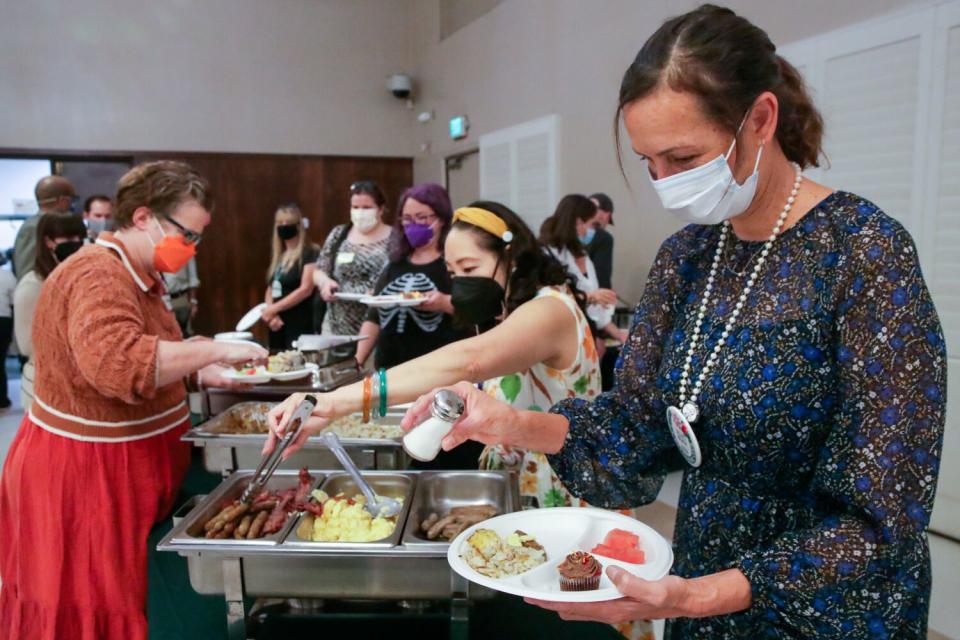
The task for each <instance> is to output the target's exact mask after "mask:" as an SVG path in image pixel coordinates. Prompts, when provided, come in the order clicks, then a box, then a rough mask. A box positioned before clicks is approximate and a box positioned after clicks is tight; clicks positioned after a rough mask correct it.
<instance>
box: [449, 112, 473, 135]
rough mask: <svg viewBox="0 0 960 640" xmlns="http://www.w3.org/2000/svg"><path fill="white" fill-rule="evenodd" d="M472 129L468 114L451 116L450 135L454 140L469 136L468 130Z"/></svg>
mask: <svg viewBox="0 0 960 640" xmlns="http://www.w3.org/2000/svg"><path fill="white" fill-rule="evenodd" d="M469 130H470V121H469V120H467V116H456V117H453V118H450V137H451V138H453V139H454V140H463V139H464V138H466V137H467V131H469Z"/></svg>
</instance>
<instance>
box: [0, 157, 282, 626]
mask: <svg viewBox="0 0 960 640" xmlns="http://www.w3.org/2000/svg"><path fill="white" fill-rule="evenodd" d="M212 207H213V201H212V196H211V194H210V188H209V185H208V184H207V182H206V180H205V179H204V178H203V177H202V176H200V175H199V174H198V173H196V172H195V171H194V170H193V169H191V168H190V167H189V166H187V165H185V164H183V163H181V162H169V161H160V162H149V163H145V164H141V165H138V166H136V167H134V168H133V169H131V170H130V171H129V172H127V173H126V174H125V175H124V176H123V177H122V178H121V179H120V182H119V190H118V192H117V215H116V221H117V227H118V231H117V232H116V233H109V232H107V233H104V234H102V235H101V236H100V238H98V239H97V242H96V243H95V244H88V245H86V246H84V247H83V248H82V249H80V250H79V251H78V252H77V253H76V254H74V255H73V256H72V257H71V258H70V259H69V264H68V265H66V266H65V268H57V269H54V270H53V272H52V273H51V274H50V275H49V276H48V277H47V278H46V280H45V282H44V285H43V287H42V290H41V292H40V299H39V300H38V302H37V309H36V317H35V318H34V322H33V337H34V353H33V357H34V360H35V362H36V381H35V382H36V385H35V388H34V390H35V392H36V396H35V398H34V401H33V405H32V406H31V408H30V411H29V413H27V415H25V416H24V418H23V422H22V423H21V424H20V429H19V430H18V432H17V435H16V437H15V438H14V441H13V444H12V445H11V447H10V451H9V454H8V456H7V459H6V463H5V464H4V468H3V476H2V478H0V522H4V523H13V524H12V525H11V526H4V527H0V581H2V590H0V620H2V621H3V623H2V624H0V640H13V639H22V638H40V639H43V640H48V639H49V640H52V639H54V638H56V640H91V639H92V638H97V639H98V640H146V636H147V624H146V616H145V609H146V590H147V553H148V547H147V538H148V534H149V531H150V528H151V527H152V526H153V525H154V524H155V523H157V522H158V521H159V520H161V519H162V518H164V517H166V516H167V514H168V512H169V511H170V509H171V508H172V506H173V504H174V501H175V499H176V496H177V491H178V488H179V486H180V483H181V481H182V479H183V477H184V474H185V473H186V471H187V467H188V466H189V463H190V445H189V443H185V442H182V441H181V439H180V438H181V437H182V436H183V434H184V433H185V432H186V430H187V429H188V428H189V427H190V409H189V407H188V406H187V403H186V386H187V383H189V384H191V385H192V386H195V387H201V386H203V385H208V386H225V387H229V388H236V387H237V385H236V384H234V383H231V382H230V381H229V380H228V379H226V378H224V373H225V372H226V369H225V366H228V365H230V364H234V363H243V362H247V361H250V360H258V359H262V358H265V357H266V355H267V352H266V350H265V349H263V348H262V347H259V346H257V345H251V344H236V343H223V342H214V341H213V340H198V339H194V340H189V341H184V340H183V339H182V335H181V333H180V328H179V327H178V326H177V322H176V320H175V319H174V317H173V314H172V313H170V308H169V306H167V303H166V302H165V300H164V297H165V296H164V288H163V286H162V284H161V282H160V276H159V274H160V273H175V272H177V271H179V270H180V269H181V268H182V267H183V266H184V265H185V264H186V263H187V261H188V260H189V259H190V257H191V256H193V255H194V254H195V253H196V247H197V244H198V243H199V242H200V238H201V234H202V232H203V230H204V229H205V228H206V226H207V225H208V224H209V222H210V209H212ZM78 222H79V223H80V224H81V225H82V221H80V220H79V218H78ZM83 233H84V231H83V230H82V227H81V230H80V234H81V237H82V235H83Z"/></svg>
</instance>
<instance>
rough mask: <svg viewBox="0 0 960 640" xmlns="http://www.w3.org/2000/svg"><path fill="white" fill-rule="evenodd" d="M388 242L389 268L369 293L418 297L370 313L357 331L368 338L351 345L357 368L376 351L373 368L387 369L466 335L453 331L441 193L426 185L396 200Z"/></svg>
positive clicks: (445, 201)
mask: <svg viewBox="0 0 960 640" xmlns="http://www.w3.org/2000/svg"><path fill="white" fill-rule="evenodd" d="M397 212H398V215H397V219H396V221H395V222H394V224H393V232H392V234H391V237H390V263H389V264H388V265H387V267H386V268H385V269H384V271H383V273H382V274H381V276H380V279H379V281H378V282H377V284H376V286H375V287H374V293H375V294H377V295H381V294H383V295H396V294H405V293H413V294H418V295H421V296H423V302H422V303H421V304H419V305H417V306H415V307H396V306H395V307H385V308H376V307H371V308H370V310H369V311H368V312H367V318H366V320H365V321H364V323H363V325H362V326H361V328H360V335H364V336H368V339H367V340H363V341H362V342H360V343H359V344H358V345H357V362H358V363H359V364H360V365H361V366H363V365H364V364H365V362H366V359H367V357H368V356H369V355H370V353H371V351H373V349H374V347H376V355H375V357H374V364H375V367H376V368H381V367H382V368H389V367H393V366H396V365H398V364H401V363H403V362H406V361H407V360H412V359H413V358H416V357H418V356H422V355H423V354H425V353H430V352H431V351H434V350H436V349H439V348H440V347H442V346H444V345H446V344H449V343H451V342H454V341H455V340H459V339H460V338H462V337H464V336H465V335H466V333H465V332H464V331H463V330H460V329H455V328H454V326H453V318H452V314H453V305H452V304H451V303H450V287H451V281H450V273H449V272H448V271H447V265H446V263H445V262H444V260H443V251H442V247H443V240H444V238H446V236H447V231H448V230H449V229H450V221H451V219H452V218H453V210H452V208H451V206H450V196H449V195H447V190H446V189H444V188H443V187H441V186H440V185H438V184H433V183H430V182H427V183H424V184H418V185H415V186H412V187H410V188H409V189H407V190H406V191H404V192H403V194H402V195H401V196H400V202H399V204H398V206H397Z"/></svg>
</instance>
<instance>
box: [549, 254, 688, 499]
mask: <svg viewBox="0 0 960 640" xmlns="http://www.w3.org/2000/svg"><path fill="white" fill-rule="evenodd" d="M674 243H675V239H674V238H671V239H670V240H668V241H667V242H665V243H664V245H663V247H661V249H660V251H659V252H658V254H657V258H656V260H655V261H654V264H653V266H652V267H651V269H650V275H649V277H648V279H647V284H646V287H645V289H644V293H643V297H642V298H641V300H640V303H639V305H638V306H637V309H636V312H635V314H634V319H633V326H632V328H631V330H630V337H629V339H628V341H627V343H626V344H625V345H624V348H623V353H622V355H621V357H620V360H619V361H618V362H617V370H616V382H615V384H614V388H613V389H612V390H611V391H608V392H606V393H603V394H601V395H600V396H599V397H598V398H597V399H596V400H595V401H592V402H591V401H588V400H583V399H571V400H565V401H563V402H560V403H559V404H557V405H556V406H554V407H553V408H552V409H551V412H553V413H558V414H560V415H563V416H565V417H566V418H567V419H568V420H569V421H570V430H569V432H568V433H567V438H566V441H565V444H564V447H563V449H561V450H560V452H559V453H557V454H555V455H551V456H548V459H549V461H550V466H551V467H552V468H553V470H554V471H555V472H556V474H557V476H559V478H560V479H561V480H562V481H563V483H564V485H565V486H566V487H567V489H569V491H570V492H571V493H572V494H574V495H575V496H577V497H579V498H582V499H584V500H586V501H587V502H589V503H590V504H592V505H594V506H597V507H604V508H608V509H623V508H629V507H636V506H639V505H643V504H647V503H649V502H651V501H653V500H654V499H655V498H656V497H657V493H659V491H660V486H661V485H662V484H663V478H664V476H665V475H666V473H667V472H668V471H671V470H674V469H677V468H679V466H680V456H679V454H678V453H677V452H676V450H675V447H674V445H673V440H672V439H671V437H670V435H669V433H668V431H667V430H666V428H665V422H664V414H665V411H666V405H665V404H664V402H663V399H662V394H661V390H660V388H659V386H658V382H657V371H658V369H659V366H660V359H661V355H662V351H663V349H664V346H665V345H666V344H667V343H668V342H669V338H670V331H671V326H672V324H673V320H674V315H675V313H676V306H677V302H678V300H677V296H678V294H679V292H680V287H679V286H678V281H679V280H680V279H681V276H680V273H679V271H678V269H677V266H678V265H677V262H676V260H675V254H676V247H675V246H674Z"/></svg>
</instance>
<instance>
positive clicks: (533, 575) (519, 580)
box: [447, 507, 673, 602]
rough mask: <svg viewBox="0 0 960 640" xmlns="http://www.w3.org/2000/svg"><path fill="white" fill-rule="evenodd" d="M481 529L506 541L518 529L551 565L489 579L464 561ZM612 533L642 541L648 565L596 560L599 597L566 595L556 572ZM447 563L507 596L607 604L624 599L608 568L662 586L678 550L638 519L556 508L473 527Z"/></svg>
mask: <svg viewBox="0 0 960 640" xmlns="http://www.w3.org/2000/svg"><path fill="white" fill-rule="evenodd" d="M477 529H492V530H493V531H496V532H497V535H499V536H500V537H501V538H506V537H507V536H508V535H510V534H511V533H513V532H514V531H516V530H517V529H519V530H521V531H523V532H524V533H526V534H528V535H531V536H533V537H534V538H535V539H536V541H537V542H539V543H540V544H541V545H543V548H544V550H545V551H546V552H547V561H546V562H544V563H543V564H542V565H540V566H539V567H535V568H533V569H531V570H529V571H527V572H526V573H521V574H519V575H516V576H509V577H506V578H499V579H497V578H488V577H487V576H485V575H483V574H481V573H478V572H477V571H475V570H474V569H473V568H471V567H470V566H469V565H468V564H467V563H466V561H464V560H463V558H461V557H460V554H461V553H462V551H463V550H465V549H466V546H467V538H469V537H470V536H471V535H473V532H474V531H476V530H477ZM611 529H623V530H625V531H629V532H631V533H634V534H636V535H638V536H640V549H641V550H643V553H644V555H645V556H646V558H645V560H646V561H645V562H644V563H643V564H630V563H629V562H621V561H619V560H613V559H612V558H605V557H603V556H598V555H594V557H595V558H596V559H597V561H598V562H599V563H600V564H601V565H602V566H603V570H604V572H603V574H602V575H601V576H600V588H599V589H596V590H594V591H561V590H560V580H559V578H560V574H559V573H557V566H558V565H559V564H560V563H561V562H563V560H564V559H565V558H566V557H567V554H569V553H572V552H574V551H587V552H589V551H590V549H592V548H593V547H594V546H595V545H597V544H599V543H601V542H603V539H604V537H606V535H607V533H609V532H610V530H611ZM447 562H449V563H450V568H452V569H453V570H454V571H456V572H457V573H459V574H460V575H461V576H463V577H464V578H466V579H467V580H470V581H471V582H475V583H477V584H479V585H483V586H485V587H489V588H491V589H495V590H496V591H502V592H503V593H509V594H512V595H515V596H521V597H524V598H536V599H537V600H550V601H553V602H602V601H604V600H615V599H617V598H622V597H623V594H622V593H620V592H619V591H618V590H617V588H616V587H615V586H614V585H613V583H612V582H611V581H610V578H608V577H607V574H606V569H607V567H609V566H611V565H613V566H617V567H622V568H623V569H626V570H627V571H629V572H630V573H632V574H634V575H635V576H638V577H640V578H643V579H644V580H659V579H660V578H662V577H664V576H665V575H667V573H669V572H670V567H671V566H673V550H672V549H671V548H670V543H669V542H667V541H666V540H665V539H664V538H663V536H661V535H660V534H659V533H657V532H656V531H655V530H653V529H652V528H651V527H649V526H647V525H645V524H643V523H642V522H640V521H639V520H636V519H634V518H630V517H628V516H625V515H622V514H619V513H614V512H612V511H604V510H602V509H592V508H589V507H583V508H580V507H554V508H548V509H531V510H529V511H518V512H516V513H508V514H506V515H502V516H497V517H496V518H491V519H489V520H484V521H483V522H481V523H479V524H475V525H473V526H472V527H470V528H469V529H467V530H466V531H464V532H463V533H461V534H460V535H459V536H457V537H456V539H455V540H454V541H453V542H451V543H450V550H449V551H448V552H447Z"/></svg>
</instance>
